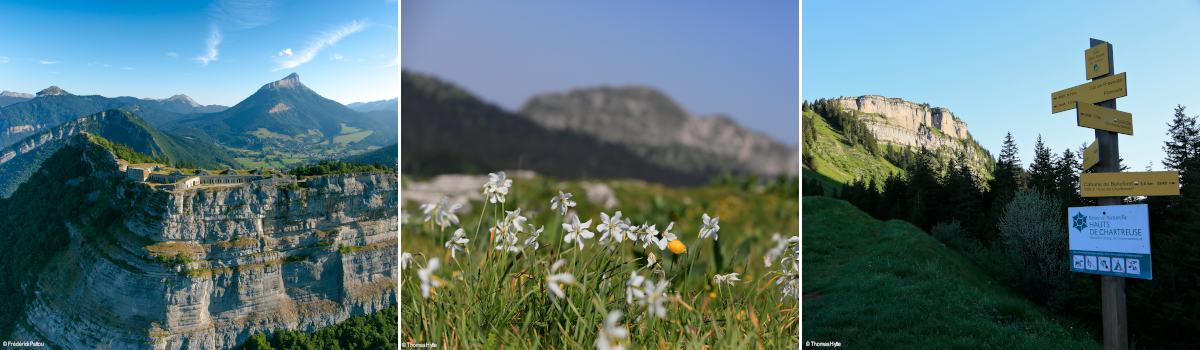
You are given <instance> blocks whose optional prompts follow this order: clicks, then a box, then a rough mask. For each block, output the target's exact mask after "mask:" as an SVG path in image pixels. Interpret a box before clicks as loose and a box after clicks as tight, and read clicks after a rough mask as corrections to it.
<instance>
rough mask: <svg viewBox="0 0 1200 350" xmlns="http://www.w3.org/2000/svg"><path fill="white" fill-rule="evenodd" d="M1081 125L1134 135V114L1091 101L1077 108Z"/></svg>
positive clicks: (1077, 115)
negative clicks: (1101, 105)
mask: <svg viewBox="0 0 1200 350" xmlns="http://www.w3.org/2000/svg"><path fill="white" fill-rule="evenodd" d="M1076 117H1077V118H1076V119H1077V120H1078V123H1079V126H1082V127H1085V128H1092V129H1100V130H1107V131H1112V132H1119V133H1122V134H1125V135H1131V136H1132V135H1133V114H1130V113H1125V112H1122V111H1118V110H1115V109H1112V108H1106V107H1100V106H1097V105H1094V104H1090V103H1084V104H1080V105H1079V108H1077V109H1076Z"/></svg>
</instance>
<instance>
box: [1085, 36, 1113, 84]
mask: <svg viewBox="0 0 1200 350" xmlns="http://www.w3.org/2000/svg"><path fill="white" fill-rule="evenodd" d="M1110 51H1112V46H1111V45H1109V44H1108V43H1103V44H1100V45H1096V46H1092V48H1090V49H1087V50H1083V62H1085V63H1087V66H1086V67H1084V68H1085V69H1086V70H1087V78H1088V79H1093V78H1095V77H1098V76H1101V75H1105V74H1112V56H1109V55H1108V53H1109V52H1110Z"/></svg>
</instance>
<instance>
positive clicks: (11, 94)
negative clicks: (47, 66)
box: [0, 90, 37, 98]
mask: <svg viewBox="0 0 1200 350" xmlns="http://www.w3.org/2000/svg"><path fill="white" fill-rule="evenodd" d="M0 97H15V98H34V97H37V96H34V95H33V94H26V93H20V92H12V91H8V90H4V92H0Z"/></svg>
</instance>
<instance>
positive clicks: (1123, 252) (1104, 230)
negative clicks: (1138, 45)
mask: <svg viewBox="0 0 1200 350" xmlns="http://www.w3.org/2000/svg"><path fill="white" fill-rule="evenodd" d="M1090 44H1091V45H1090V48H1088V49H1087V50H1084V51H1083V56H1084V68H1085V72H1086V74H1085V76H1086V77H1087V79H1092V81H1091V82H1089V83H1086V84H1083V85H1079V86H1075V87H1071V88H1067V89H1064V90H1060V91H1057V92H1054V93H1052V94H1050V109H1051V111H1052V112H1053V113H1058V112H1062V111H1067V110H1072V109H1075V110H1076V120H1077V122H1078V125H1079V126H1082V127H1087V128H1092V129H1095V130H1096V142H1095V143H1093V144H1092V146H1091V147H1088V148H1087V150H1086V151H1084V164H1083V165H1084V169H1085V170H1086V169H1088V168H1090V167H1091V166H1093V165H1094V166H1096V172H1095V173H1085V174H1080V177H1079V180H1080V181H1079V182H1080V195H1081V196H1084V197H1098V198H1097V199H1096V201H1097V202H1098V204H1099V206H1098V207H1085V208H1070V210H1069V211H1068V213H1070V212H1074V213H1075V214H1074V215H1075V217H1074V218H1071V217H1068V219H1069V220H1073V221H1072V222H1073V225H1072V227H1073V228H1072V229H1074V230H1076V231H1078V232H1075V235H1076V236H1078V237H1076V238H1072V241H1071V249H1072V251H1074V252H1075V253H1077V254H1073V255H1072V257H1071V259H1072V260H1071V263H1072V269H1071V270H1072V271H1076V272H1085V273H1099V274H1100V275H1101V276H1100V295H1101V298H1102V300H1101V304H1102V305H1101V306H1102V316H1101V317H1102V318H1103V320H1104V348H1105V349H1122V350H1123V349H1128V348H1129V324H1128V321H1127V320H1128V318H1126V310H1125V278H1126V277H1125V276H1131V277H1136V278H1150V276H1152V275H1151V273H1152V271H1153V270H1152V268H1153V266H1152V265H1151V264H1150V250H1149V242H1150V236H1149V235H1150V232H1149V229H1148V226H1147V225H1146V223H1147V222H1148V221H1147V220H1148V215H1145V214H1138V213H1144V212H1145V208H1144V207H1145V206H1144V205H1139V206H1122V205H1121V204H1122V201H1123V199H1124V197H1126V196H1170V195H1179V173H1178V172H1174V171H1163V172H1144V173H1121V165H1120V163H1119V159H1121V157H1120V154H1119V153H1118V148H1117V133H1122V134H1127V135H1133V115H1132V114H1130V113H1125V112H1121V111H1118V110H1117V100H1116V99H1117V98H1118V97H1125V96H1127V95H1128V94H1129V89H1128V86H1127V84H1126V80H1125V73H1121V74H1116V75H1114V74H1113V73H1114V72H1115V68H1114V65H1113V49H1112V45H1111V44H1109V43H1107V42H1104V41H1102V40H1096V39H1091V42H1090ZM1116 212H1128V215H1125V214H1122V215H1110V214H1113V213H1116ZM1089 220H1090V221H1092V222H1093V223H1092V224H1088V221H1089ZM1116 226H1120V228H1119V229H1112V228H1109V227H1116ZM1093 236H1096V237H1093ZM1076 241H1079V242H1078V243H1079V246H1078V247H1076V243H1077V242H1076ZM1125 242H1137V243H1136V244H1141V245H1143V246H1138V247H1133V246H1130V245H1129V243H1125ZM1134 248H1136V249H1134ZM1143 248H1144V249H1143ZM1093 265H1094V266H1095V267H1094V268H1093V267H1092V266H1093ZM1130 271H1133V272H1130ZM1143 271H1145V274H1142V272H1143ZM1134 272H1136V273H1134Z"/></svg>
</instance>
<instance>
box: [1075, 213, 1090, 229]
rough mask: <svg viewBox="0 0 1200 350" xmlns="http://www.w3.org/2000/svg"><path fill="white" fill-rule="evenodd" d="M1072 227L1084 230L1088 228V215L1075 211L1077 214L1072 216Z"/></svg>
mask: <svg viewBox="0 0 1200 350" xmlns="http://www.w3.org/2000/svg"><path fill="white" fill-rule="evenodd" d="M1071 227H1074V228H1075V229H1076V230H1079V232H1083V229H1085V228H1087V216H1084V215H1083V213H1075V216H1073V217H1071Z"/></svg>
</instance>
